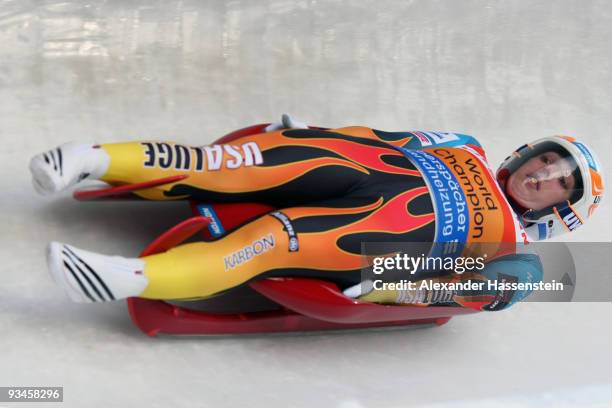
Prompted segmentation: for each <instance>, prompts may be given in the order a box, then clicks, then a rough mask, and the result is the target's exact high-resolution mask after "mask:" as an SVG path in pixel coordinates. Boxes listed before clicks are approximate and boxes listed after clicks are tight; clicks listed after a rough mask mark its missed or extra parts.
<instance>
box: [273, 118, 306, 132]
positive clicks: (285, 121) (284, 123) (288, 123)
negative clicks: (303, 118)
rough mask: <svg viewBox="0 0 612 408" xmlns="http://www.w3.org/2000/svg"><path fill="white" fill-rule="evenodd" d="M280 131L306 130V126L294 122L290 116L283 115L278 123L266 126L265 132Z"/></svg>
mask: <svg viewBox="0 0 612 408" xmlns="http://www.w3.org/2000/svg"><path fill="white" fill-rule="evenodd" d="M280 129H308V125H307V124H305V123H302V122H299V121H297V120H294V119H293V118H292V117H291V116H289V115H288V114H286V113H283V115H282V116H281V121H280V122H275V123H271V124H269V125H268V126H266V128H265V131H266V132H272V131H274V130H280Z"/></svg>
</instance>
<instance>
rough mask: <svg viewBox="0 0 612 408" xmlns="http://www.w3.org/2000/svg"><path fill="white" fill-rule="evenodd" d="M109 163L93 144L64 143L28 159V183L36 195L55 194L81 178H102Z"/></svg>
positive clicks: (108, 158) (101, 151)
mask: <svg viewBox="0 0 612 408" xmlns="http://www.w3.org/2000/svg"><path fill="white" fill-rule="evenodd" d="M109 162H110V157H109V156H108V154H107V153H106V152H105V151H104V150H103V149H100V148H98V147H97V146H94V145H92V144H83V143H76V142H70V143H66V144H63V145H61V146H58V147H56V148H55V149H52V150H49V151H47V152H44V153H41V154H38V155H36V156H34V157H33V158H32V160H30V172H31V173H32V184H33V185H34V188H35V189H36V191H37V192H38V193H40V194H43V195H47V194H52V193H57V192H58V191H62V190H65V189H66V188H68V187H71V186H73V185H75V184H77V183H78V182H80V181H81V180H83V179H86V178H87V179H93V180H95V179H98V178H100V177H102V176H103V175H104V173H106V170H107V169H108V165H109Z"/></svg>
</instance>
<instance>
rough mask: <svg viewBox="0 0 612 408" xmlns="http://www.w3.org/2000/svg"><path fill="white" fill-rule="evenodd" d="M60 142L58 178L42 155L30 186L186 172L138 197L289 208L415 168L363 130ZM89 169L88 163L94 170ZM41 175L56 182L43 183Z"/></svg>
mask: <svg viewBox="0 0 612 408" xmlns="http://www.w3.org/2000/svg"><path fill="white" fill-rule="evenodd" d="M357 133H359V132H357ZM366 136H368V137H366ZM63 147H64V146H61V147H60V148H58V149H56V150H57V151H58V152H60V154H61V153H63V154H62V156H63V161H64V166H63V168H64V172H63V175H61V174H59V173H60V172H61V170H58V168H57V166H53V164H52V163H51V164H49V163H47V161H45V157H44V155H39V156H37V157H35V158H34V159H33V160H32V166H31V167H32V173H33V175H34V179H35V183H36V184H39V185H40V184H42V185H50V188H48V190H49V191H56V190H58V189H62V188H65V187H67V186H70V185H71V184H74V183H76V182H78V181H79V180H80V179H81V178H82V177H83V176H86V175H87V174H88V173H89V178H98V179H100V180H103V181H105V182H108V183H110V184H112V185H121V184H132V183H139V182H144V181H150V180H155V179H160V178H166V177H169V176H176V175H187V176H188V177H187V178H186V179H183V180H180V181H178V182H174V183H169V184H165V185H163V186H159V187H156V188H151V189H147V190H141V191H138V192H136V194H138V195H139V196H141V197H143V198H147V199H156V200H168V199H177V198H196V199H199V200H205V201H217V202H222V201H225V202H228V201H233V202H236V201H257V202H263V203H269V204H273V205H275V206H294V205H299V204H303V203H306V202H315V201H318V200H325V199H329V198H333V197H341V196H344V195H346V193H347V192H349V191H351V190H353V189H355V188H356V187H357V186H358V185H359V183H360V182H362V181H363V179H364V178H365V177H367V176H368V175H369V174H370V173H371V171H372V170H374V171H382V172H392V173H396V174H412V173H414V172H415V171H414V170H409V169H405V168H401V167H397V166H393V165H391V164H389V163H390V162H389V161H388V160H387V158H391V159H393V157H391V156H397V157H395V159H398V160H405V159H403V156H402V154H401V153H400V152H399V151H397V150H396V149H394V148H393V147H392V146H391V144H389V143H387V142H383V141H380V140H377V139H374V138H372V136H371V135H358V136H351V135H347V134H343V133H339V132H333V131H314V130H289V131H287V130H285V131H277V132H269V133H264V134H258V135H251V136H245V137H242V138H240V139H237V140H235V141H233V142H232V143H231V144H227V145H213V146H204V147H191V146H184V145H180V144H176V143H164V142H130V143H117V144H105V145H101V146H95V147H92V146H87V149H85V148H79V149H72V150H71V149H68V148H66V149H62V148H63ZM63 150H65V151H63ZM72 151H77V152H78V154H79V155H80V156H82V158H78V157H77V158H75V159H74V160H73V159H72V156H73V155H72V154H69V153H70V152H72ZM68 162H70V163H71V164H70V165H68ZM391 162H393V160H392V161H391ZM92 163H97V165H96V166H93V164H92ZM89 167H96V171H93V170H91V169H90V168H89ZM100 169H103V170H100ZM101 173H102V174H101ZM47 179H51V180H56V179H57V180H59V181H58V182H56V183H45V180H47Z"/></svg>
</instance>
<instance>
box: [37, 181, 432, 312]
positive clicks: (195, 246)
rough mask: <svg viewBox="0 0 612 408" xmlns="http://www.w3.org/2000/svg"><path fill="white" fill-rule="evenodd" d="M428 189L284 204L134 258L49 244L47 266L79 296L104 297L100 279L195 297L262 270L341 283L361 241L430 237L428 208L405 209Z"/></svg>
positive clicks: (122, 292) (113, 287)
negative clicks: (217, 232) (212, 236)
mask: <svg viewBox="0 0 612 408" xmlns="http://www.w3.org/2000/svg"><path fill="white" fill-rule="evenodd" d="M427 194H428V193H427V188H426V187H425V186H423V185H420V186H418V187H414V188H412V189H410V190H408V191H405V192H402V193H400V194H398V195H396V196H394V197H390V198H389V199H384V198H383V197H382V196H380V197H376V196H374V197H373V198H354V197H353V198H345V199H338V200H333V201H329V202H327V203H325V204H323V203H319V204H318V205H316V206H312V207H294V208H287V209H283V210H281V211H276V212H271V213H269V214H266V215H264V216H262V217H260V218H258V219H256V220H254V221H252V222H250V223H248V224H246V225H244V226H242V227H241V228H238V229H237V230H235V231H233V232H231V233H229V234H228V235H226V236H224V237H222V238H220V239H218V240H216V241H212V242H198V243H190V244H184V245H180V246H178V247H176V248H173V249H171V250H169V251H167V252H164V253H161V254H157V255H151V256H147V257H143V258H140V259H125V258H119V257H106V256H102V255H98V254H92V253H89V252H86V251H81V250H78V249H76V248H73V247H66V246H62V245H61V244H52V246H51V251H50V253H51V255H50V256H49V262H50V268H51V271H52V273H53V274H54V276H55V278H56V280H57V281H58V282H59V283H60V284H61V285H62V286H64V287H65V288H66V290H68V291H69V292H70V293H71V297H72V298H73V299H76V300H80V301H92V297H93V298H94V300H95V301H99V300H109V299H110V298H111V297H110V296H107V295H105V290H106V289H105V288H104V286H103V285H102V284H101V283H100V281H102V282H104V283H105V285H106V287H108V290H109V291H110V292H111V293H112V294H113V296H112V299H111V300H113V299H119V298H122V297H128V296H140V297H146V298H152V299H191V298H201V297H207V296H212V295H215V294H218V293H220V292H223V291H225V290H228V289H231V288H233V287H236V286H239V285H241V284H243V283H246V282H248V281H249V280H251V279H254V278H261V277H267V276H309V277H319V278H324V279H328V280H332V281H336V282H340V283H344V284H346V285H347V286H348V285H351V284H355V283H358V282H359V273H360V269H361V267H363V266H365V265H366V264H365V262H367V260H366V259H364V258H363V257H362V256H361V243H362V242H364V241H383V242H389V241H405V240H413V241H424V240H426V239H430V236H431V233H432V229H433V221H434V215H433V211H432V209H431V206H430V205H429V204H428V205H426V206H424V207H423V208H422V209H421V210H419V212H418V213H410V212H407V211H406V210H407V209H413V208H414V203H415V202H416V201H415V200H417V201H418V200H421V199H423V198H425V199H427V200H428V198H427ZM413 211H414V210H413ZM122 274H124V276H125V280H122V279H121V278H120V277H121V276H122ZM87 277H89V280H90V281H91V282H89V281H88V279H86V278H87ZM79 279H80V283H79ZM83 287H84V288H85V289H88V292H89V294H88V293H86V292H85V290H84V289H83ZM95 289H97V290H98V291H99V292H100V293H101V294H102V296H98V294H97V293H96V290H95Z"/></svg>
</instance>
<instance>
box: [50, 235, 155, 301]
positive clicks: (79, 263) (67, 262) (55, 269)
mask: <svg viewBox="0 0 612 408" xmlns="http://www.w3.org/2000/svg"><path fill="white" fill-rule="evenodd" d="M47 264H48V267H49V272H50V273H51V277H52V278H53V280H54V281H55V282H56V283H57V284H58V285H59V286H61V287H62V289H64V291H65V292H66V293H67V294H68V296H69V297H70V299H72V300H73V301H75V302H79V303H93V302H108V301H111V300H118V299H124V298H127V297H130V296H138V295H139V294H141V293H142V292H143V291H144V289H145V288H146V287H147V285H148V283H149V281H148V279H147V278H146V276H145V275H144V267H145V263H144V261H143V260H141V259H139V258H124V257H120V256H107V255H100V254H96V253H94V252H89V251H84V250H82V249H78V248H75V247H73V246H70V245H66V244H62V243H59V242H52V243H50V244H49V246H48V247H47Z"/></svg>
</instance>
